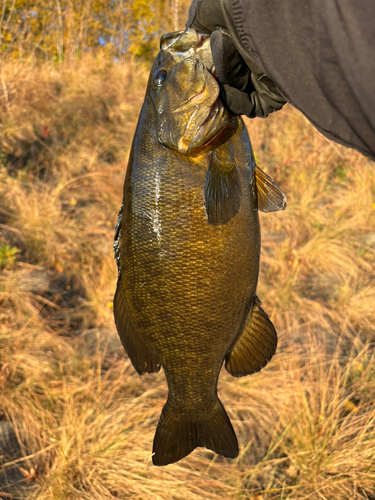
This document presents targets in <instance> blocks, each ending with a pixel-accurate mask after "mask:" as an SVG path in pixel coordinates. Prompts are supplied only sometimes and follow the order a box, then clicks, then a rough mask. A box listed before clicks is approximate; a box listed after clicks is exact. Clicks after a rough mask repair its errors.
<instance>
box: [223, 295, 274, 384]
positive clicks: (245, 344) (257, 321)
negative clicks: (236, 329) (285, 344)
mask: <svg viewBox="0 0 375 500" xmlns="http://www.w3.org/2000/svg"><path fill="white" fill-rule="evenodd" d="M276 347H277V333H276V330H275V327H274V326H273V324H272V323H271V320H270V319H269V317H268V316H267V314H266V313H265V312H264V311H263V309H262V308H261V307H260V301H259V299H258V298H256V299H255V302H254V306H253V309H252V311H250V313H249V316H248V317H247V320H246V323H245V326H244V329H243V331H242V333H241V335H240V337H239V339H238V340H237V342H236V343H235V345H234V347H233V349H232V351H231V352H230V353H229V354H227V356H226V359H225V369H226V370H227V371H228V372H229V373H230V374H231V375H233V376H234V377H243V376H244V375H251V374H252V373H255V372H258V371H260V370H261V369H262V368H263V367H264V366H266V364H267V363H268V362H269V361H270V360H271V358H272V356H273V355H274V354H275V351H276Z"/></svg>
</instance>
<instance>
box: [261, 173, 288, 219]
mask: <svg viewBox="0 0 375 500" xmlns="http://www.w3.org/2000/svg"><path fill="white" fill-rule="evenodd" d="M255 180H256V189H257V200H258V210H260V211H261V212H278V211H279V210H285V208H286V196H285V194H284V193H283V192H282V191H281V189H280V188H279V187H278V186H277V185H276V184H275V183H274V182H273V180H272V179H271V177H270V176H269V175H267V174H266V173H265V172H263V170H262V169H261V168H259V167H258V165H255Z"/></svg>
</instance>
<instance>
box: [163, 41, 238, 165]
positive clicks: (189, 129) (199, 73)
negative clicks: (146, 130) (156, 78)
mask: <svg viewBox="0 0 375 500" xmlns="http://www.w3.org/2000/svg"><path fill="white" fill-rule="evenodd" d="M173 35H174V34H173ZM176 35H177V34H176ZM171 38H172V39H173V37H171ZM167 42H168V43H167ZM186 47H187V48H188V49H187V50H185V49H186ZM177 49H178V50H177ZM180 49H184V50H180ZM160 54H161V59H160V61H161V62H160V63H159V66H158V67H157V69H158V70H159V68H163V69H164V71H165V73H166V75H167V78H166V81H165V84H163V85H162V86H161V87H160V90H159V91H158V93H157V94H155V96H154V104H155V110H156V112H157V117H158V127H157V138H158V141H159V143H160V144H162V145H163V146H165V147H167V148H170V149H173V150H175V151H177V152H179V153H181V154H188V155H193V156H196V155H199V154H201V153H202V151H205V150H206V149H207V148H208V146H216V144H217V140H219V139H220V141H221V139H222V138H223V137H228V136H229V135H231V134H229V132H228V131H229V129H232V130H233V129H234V130H235V129H236V128H237V127H236V126H235V124H236V123H237V120H236V119H234V115H232V113H231V112H230V111H229V110H228V109H227V108H226V107H225V106H224V104H223V102H222V101H221V99H220V97H219V94H220V86H219V83H218V81H217V80H216V78H215V77H214V76H213V74H212V72H214V67H213V63H212V57H211V59H210V56H211V50H210V46H209V39H208V38H207V37H203V38H202V37H201V36H200V35H199V34H197V33H196V32H195V31H194V33H193V32H185V33H184V34H182V35H180V36H178V37H177V38H176V41H175V42H173V43H171V44H169V39H168V40H166V41H165V42H163V48H162V51H161V53H160ZM205 63H206V64H205ZM156 74H157V73H156ZM234 130H233V132H234Z"/></svg>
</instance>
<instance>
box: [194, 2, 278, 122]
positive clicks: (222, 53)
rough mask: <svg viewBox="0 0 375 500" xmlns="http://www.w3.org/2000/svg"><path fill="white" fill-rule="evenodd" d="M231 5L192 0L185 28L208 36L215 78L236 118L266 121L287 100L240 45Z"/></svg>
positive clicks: (228, 3)
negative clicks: (255, 118) (256, 118)
mask: <svg viewBox="0 0 375 500" xmlns="http://www.w3.org/2000/svg"><path fill="white" fill-rule="evenodd" d="M230 2H231V0H222V1H220V0H193V2H192V4H191V6H190V10H189V19H188V21H187V23H186V27H187V28H190V27H193V28H194V29H196V30H197V31H198V32H200V33H203V34H209V35H210V45H211V52H212V58H213V61H214V65H215V70H216V76H217V78H218V80H219V82H220V83H221V91H222V92H221V94H222V98H223V100H224V101H225V103H226V105H227V106H228V108H229V109H230V110H231V111H232V112H233V113H234V114H236V115H242V114H244V115H246V116H248V117H249V118H254V117H256V116H258V117H262V118H265V117H266V116H268V115H269V113H272V112H273V111H277V110H279V109H281V108H282V107H283V105H284V104H285V102H286V101H285V99H284V98H283V97H282V96H281V95H280V93H279V92H278V90H277V89H276V87H275V85H274V84H273V82H272V81H271V80H270V79H269V78H268V76H267V75H266V74H265V73H263V72H262V71H260V70H259V69H258V68H257V66H256V64H255V62H254V60H253V58H252V56H251V54H250V53H249V51H247V50H246V49H245V48H244V47H243V46H242V44H241V42H240V40H239V37H238V34H237V31H236V28H235V25H234V20H233V17H232V10H231V4H230ZM239 50H241V53H240V52H239Z"/></svg>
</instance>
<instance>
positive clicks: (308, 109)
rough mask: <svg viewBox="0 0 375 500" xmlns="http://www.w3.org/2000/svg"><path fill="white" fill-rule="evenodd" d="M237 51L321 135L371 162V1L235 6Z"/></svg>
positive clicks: (255, 1) (374, 131)
mask: <svg viewBox="0 0 375 500" xmlns="http://www.w3.org/2000/svg"><path fill="white" fill-rule="evenodd" d="M231 14H232V16H233V19H234V24H235V27H236V31H237V33H238V37H239V39H240V41H241V44H242V46H243V47H244V48H245V49H246V51H248V52H249V53H251V55H252V57H253V59H254V61H255V63H256V65H257V66H258V67H259V69H260V71H261V72H264V73H266V74H267V75H268V76H269V77H270V78H271V80H272V81H273V82H274V84H275V85H276V87H277V88H278V90H279V91H280V92H281V93H282V94H283V96H284V97H285V99H286V100H287V101H288V102H290V103H291V104H292V105H293V106H295V107H296V108H298V109H299V110H300V111H302V113H303V114H304V115H305V116H306V117H307V118H308V119H309V120H310V121H311V122H312V123H313V125H315V127H316V128H317V129H318V130H319V131H320V132H321V133H322V134H324V135H325V136H327V137H328V138H330V139H333V140H335V141H337V142H339V143H341V144H344V145H346V146H349V147H353V148H355V149H357V150H358V151H360V152H362V153H363V154H364V155H366V156H369V157H371V158H372V159H375V2H374V0H356V1H354V2H353V0H309V1H306V2H304V1H302V0H232V13H231Z"/></svg>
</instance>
